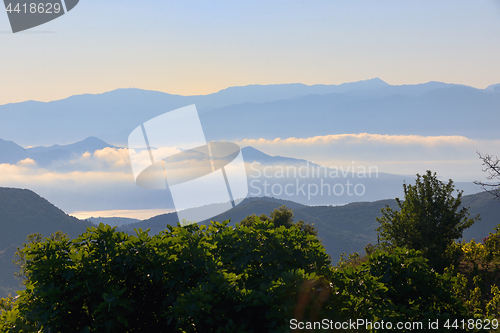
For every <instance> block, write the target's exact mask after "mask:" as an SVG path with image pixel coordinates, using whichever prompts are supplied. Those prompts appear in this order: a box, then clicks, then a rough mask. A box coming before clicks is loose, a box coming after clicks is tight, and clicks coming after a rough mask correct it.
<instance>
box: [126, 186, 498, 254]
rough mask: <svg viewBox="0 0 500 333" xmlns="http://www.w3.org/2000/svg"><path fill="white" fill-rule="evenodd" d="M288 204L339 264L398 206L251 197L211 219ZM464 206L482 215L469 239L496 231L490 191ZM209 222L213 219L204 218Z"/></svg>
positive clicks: (168, 217)
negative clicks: (309, 203) (379, 219)
mask: <svg viewBox="0 0 500 333" xmlns="http://www.w3.org/2000/svg"><path fill="white" fill-rule="evenodd" d="M282 205H286V206H287V207H288V208H292V209H293V211H294V218H295V221H298V220H304V221H306V222H310V223H314V225H315V227H316V228H317V229H318V236H319V238H322V242H323V245H324V246H325V249H326V252H327V253H328V254H329V255H330V256H331V258H332V261H333V262H334V263H336V262H337V261H338V260H339V257H340V254H341V253H354V252H359V253H362V252H363V250H364V246H366V245H367V244H368V243H372V244H374V243H376V242H377V234H376V231H375V229H376V228H378V227H379V223H378V222H377V221H376V218H377V217H380V216H381V215H382V214H381V209H382V208H384V207H386V206H389V207H391V208H393V209H398V206H397V203H396V201H395V200H393V199H389V200H379V201H374V202H355V203H350V204H347V205H344V206H306V205H302V204H299V203H296V202H293V201H289V200H280V199H275V198H268V197H262V198H247V199H245V200H244V201H243V202H242V203H241V204H240V205H238V206H236V207H235V208H233V209H231V210H229V211H227V212H225V213H223V214H220V215H218V216H215V217H213V218H211V219H210V220H211V221H225V220H231V223H230V225H234V224H235V223H237V222H240V221H241V220H243V219H244V218H245V217H246V216H248V215H252V214H256V215H257V216H260V215H261V214H266V215H268V216H269V213H270V212H271V211H273V210H274V209H276V208H278V207H280V206H282ZM462 206H464V207H470V209H469V212H470V214H471V215H470V216H471V217H474V216H476V215H477V214H480V215H481V220H480V221H479V222H476V223H475V224H474V225H473V226H472V227H471V228H469V229H467V230H466V231H465V232H464V234H463V238H464V239H465V240H466V241H470V239H475V240H476V241H479V242H480V241H481V240H482V239H483V238H484V237H486V236H488V234H489V233H490V232H493V228H495V227H496V226H497V225H498V224H499V223H500V221H499V220H498V216H500V202H499V201H497V200H494V197H493V196H492V195H491V194H490V193H487V192H481V193H477V194H474V195H466V196H463V197H462ZM177 222H178V219H177V214H176V213H169V214H163V215H159V216H155V217H153V218H150V219H147V220H144V221H141V222H137V223H131V224H127V225H124V226H121V227H120V228H119V229H120V230H123V231H126V232H128V233H134V229H139V228H141V229H142V230H146V229H150V233H154V234H156V233H158V232H160V231H162V230H164V229H165V228H166V226H167V225H168V224H170V225H177ZM200 223H202V224H207V223H209V221H201V222H200Z"/></svg>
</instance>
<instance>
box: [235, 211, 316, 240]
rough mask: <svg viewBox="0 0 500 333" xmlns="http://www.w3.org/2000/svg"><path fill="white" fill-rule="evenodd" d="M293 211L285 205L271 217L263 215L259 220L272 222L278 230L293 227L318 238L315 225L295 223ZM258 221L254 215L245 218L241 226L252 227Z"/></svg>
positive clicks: (273, 212) (302, 222)
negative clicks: (282, 227)
mask: <svg viewBox="0 0 500 333" xmlns="http://www.w3.org/2000/svg"><path fill="white" fill-rule="evenodd" d="M293 215H294V214H293V210H292V209H291V208H287V207H286V206H285V205H283V206H281V207H279V208H276V209H274V210H273V211H272V212H271V214H270V215H269V217H267V216H266V214H261V215H260V217H258V219H260V220H261V221H271V222H272V223H273V224H274V226H275V227H276V228H279V227H281V226H284V227H285V228H291V227H292V226H295V227H297V228H298V229H299V230H302V231H303V232H305V233H307V234H309V235H313V236H317V235H318V230H317V229H316V228H315V227H314V225H312V224H309V223H306V222H304V221H303V220H299V221H298V222H296V223H294V222H293ZM256 219H257V215H255V214H252V215H248V216H247V217H245V218H244V219H243V220H242V221H241V222H240V224H241V225H244V226H251V225H252V224H253V223H254V222H255V221H256Z"/></svg>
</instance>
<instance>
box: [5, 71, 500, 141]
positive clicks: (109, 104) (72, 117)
mask: <svg viewBox="0 0 500 333" xmlns="http://www.w3.org/2000/svg"><path fill="white" fill-rule="evenodd" d="M490 87H491V86H490ZM431 92H433V93H435V94H437V97H436V98H434V97H433V96H432V94H431V95H429V93H431ZM499 95H500V94H498V93H496V92H495V90H494V89H493V88H488V89H487V90H480V89H475V88H471V87H467V86H463V85H456V84H446V83H440V82H429V83H425V84H418V85H402V86H391V85H388V84H387V83H385V82H383V81H382V80H380V79H372V80H366V81H360V82H352V83H346V84H341V85H313V86H307V85H303V84H283V85H266V86H260V85H254V86H245V87H230V88H227V89H224V90H221V91H219V92H218V93H214V94H209V95H198V96H180V95H171V94H167V93H162V92H157V91H147V90H140V89H118V90H114V91H110V92H106V93H103V94H96V95H90V94H85V95H78V96H71V97H69V98H66V99H63V100H59V101H53V102H48V103H43V102H33V101H28V102H22V103H14V104H6V105H1V106H0V119H1V120H2V121H1V122H0V132H1V133H2V137H3V138H4V139H7V140H13V141H15V142H17V143H19V144H21V145H29V144H34V143H35V144H37V145H52V144H54V143H65V144H67V143H70V142H76V141H79V140H82V139H83V138H85V137H88V136H96V137H99V138H102V139H103V140H105V141H108V142H111V143H112V144H114V145H118V146H123V145H125V144H126V142H127V138H128V135H129V134H130V132H131V131H132V130H133V129H134V128H136V127H137V126H139V125H140V124H142V123H144V122H145V121H147V120H149V119H151V118H154V117H155V116H158V115H161V114H163V113H165V112H168V111H171V110H174V109H177V108H179V107H183V106H186V105H190V104H196V106H197V108H198V111H199V113H200V117H201V119H202V125H203V126H204V131H205V135H206V137H207V140H208V141H211V140H221V139H227V140H235V139H238V138H256V137H263V138H273V139H274V138H276V137H308V136H317V135H327V134H343V133H362V132H367V133H378V134H380V133H384V134H419V135H436V133H438V134H439V135H465V136H470V137H479V138H486V137H491V136H494V134H495V133H496V132H495V130H496V129H495V128H494V126H493V125H492V123H495V122H496V121H497V120H498V119H496V117H497V114H498V113H497V112H496V113H491V111H492V107H495V106H496V105H499V103H500V97H499ZM440 96H441V97H440ZM457 101H460V102H457ZM472 104H473V106H474V108H472V107H471V105H472ZM495 110H496V108H495ZM353 112H354V113H353ZM457 114H461V115H468V116H467V117H466V118H464V119H462V118H460V119H458V118H459V117H455V118H457V119H454V118H453V116H456V115H457ZM229 115H231V117H229V118H228V116H229ZM412 115H413V116H412ZM485 115H489V117H488V118H484V117H485ZM491 115H493V118H494V119H491ZM295 117H298V118H295ZM304 117H306V119H307V120H308V124H310V126H307V127H305V126H303V124H304V122H303V120H304V119H303V118H304ZM408 117H409V118H408ZM293 118H295V119H294V120H293ZM54 119H57V121H54ZM353 119H355V120H356V121H353ZM428 119H433V120H434V121H433V122H428V121H427V120H428ZM450 119H454V121H452V122H450ZM481 119H491V120H492V121H491V122H487V123H482V122H481V121H480V120H481ZM471 121H472V123H471ZM413 123H414V125H415V126H416V127H411V126H410V127H408V125H407V124H413ZM16 124H17V125H16ZM75 124H77V126H75ZM278 124H279V126H277V125H278ZM395 124H397V125H398V126H394V125H395ZM432 124H436V125H435V126H434V125H433V126H434V127H433V126H430V127H429V128H428V126H429V125H432ZM437 124H440V125H443V124H445V126H441V127H439V126H438V125H437ZM476 125H480V126H479V127H478V126H476ZM436 126H437V127H436ZM310 128H314V131H311V130H310ZM473 128H479V129H480V130H472V129H473ZM439 129H440V130H442V132H436V131H438V130H439Z"/></svg>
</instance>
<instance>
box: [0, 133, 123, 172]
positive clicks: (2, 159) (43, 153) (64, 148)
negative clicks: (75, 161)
mask: <svg viewBox="0 0 500 333" xmlns="http://www.w3.org/2000/svg"><path fill="white" fill-rule="evenodd" d="M104 148H117V147H115V146H113V145H110V144H108V143H106V142H104V141H102V140H100V139H98V138H96V137H88V138H86V139H84V140H82V141H79V142H75V143H72V144H68V145H58V144H56V145H52V146H50V147H42V146H38V147H31V148H23V147H21V146H20V145H18V144H17V143H15V142H12V141H5V140H2V139H0V164H2V163H9V164H16V163H18V162H19V161H22V160H24V159H27V158H30V159H32V160H34V161H36V162H37V163H38V164H39V165H41V166H48V165H49V164H50V163H51V162H53V161H60V160H69V159H70V158H72V157H75V156H77V155H81V154H83V153H85V152H90V153H93V152H95V151H96V150H100V149H104Z"/></svg>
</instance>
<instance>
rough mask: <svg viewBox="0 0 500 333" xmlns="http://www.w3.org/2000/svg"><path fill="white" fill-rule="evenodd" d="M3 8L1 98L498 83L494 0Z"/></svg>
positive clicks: (86, 2) (499, 15)
mask: <svg viewBox="0 0 500 333" xmlns="http://www.w3.org/2000/svg"><path fill="white" fill-rule="evenodd" d="M9 31H10V26H9V23H8V18H7V14H6V13H5V12H2V13H0V32H1V33H0V45H1V47H0V59H1V61H0V77H1V80H0V91H1V93H0V104H6V103H11V102H19V101H24V100H31V99H32V100H41V101H49V100H55V99H61V98H64V97H67V96H70V95H74V94H82V93H101V92H104V91H109V90H113V89H116V88H124V87H136V88H143V89H150V90H159V91H164V92H168V93H174V94H182V95H193V94H207V93H211V92H216V91H218V90H221V89H224V88H227V87H229V86H237V85H247V84H272V83H293V82H300V83H305V84H318V83H321V84H340V83H343V82H352V81H358V80H364V79H369V78H373V77H380V78H381V79H383V80H385V81H386V82H388V83H390V84H410V83H422V82H428V81H443V82H449V83H462V84H467V85H471V86H474V87H478V88H485V87H486V86H488V85H490V84H494V83H499V82H500V78H499V75H498V73H500V63H499V62H498V60H497V59H498V55H499V54H500V43H499V42H498V41H499V40H500V1H498V0H475V1H470V0H465V1H464V0H445V1H426V0H419V1H400V0H397V1H393V0H387V1H373V0H372V1H331V0H329V1H293V0H286V1H116V0H112V1H96V0H82V1H80V3H79V4H78V6H77V7H75V8H74V9H73V10H72V11H71V12H69V13H68V14H66V15H64V16H62V17H61V18H59V19H56V20H54V21H52V22H49V23H47V24H44V25H42V26H39V27H36V28H33V29H31V30H28V31H26V32H24V33H18V34H12V33H9Z"/></svg>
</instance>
